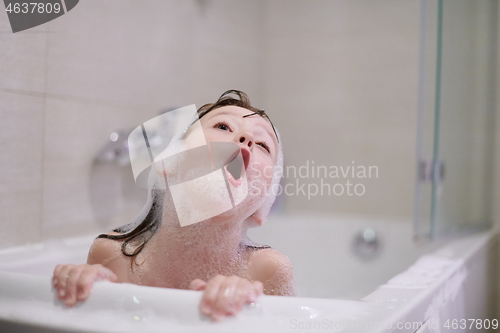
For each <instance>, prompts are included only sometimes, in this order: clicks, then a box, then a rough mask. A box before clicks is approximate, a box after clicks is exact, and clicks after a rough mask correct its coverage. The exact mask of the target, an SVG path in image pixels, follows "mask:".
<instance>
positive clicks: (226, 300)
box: [189, 275, 263, 321]
mask: <svg viewBox="0 0 500 333" xmlns="http://www.w3.org/2000/svg"><path fill="white" fill-rule="evenodd" d="M189 289H192V290H205V292H204V293H203V297H202V299H201V302H200V311H201V313H203V314H204V315H206V316H209V317H210V318H212V319H213V320H215V321H219V320H222V318H224V317H226V316H234V315H236V314H237V313H238V312H240V311H241V309H242V308H243V305H244V304H246V303H253V302H255V301H256V300H257V297H259V296H260V295H262V293H263V285H262V283H261V282H260V281H249V280H247V279H244V278H241V277H239V276H235V275H233V276H224V275H217V276H215V277H214V278H212V279H211V280H209V281H208V282H205V281H203V280H200V279H194V280H193V281H191V284H190V286H189Z"/></svg>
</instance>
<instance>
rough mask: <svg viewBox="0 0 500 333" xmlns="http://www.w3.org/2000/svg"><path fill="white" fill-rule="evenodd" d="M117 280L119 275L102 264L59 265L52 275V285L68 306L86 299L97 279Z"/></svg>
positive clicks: (58, 296)
mask: <svg viewBox="0 0 500 333" xmlns="http://www.w3.org/2000/svg"><path fill="white" fill-rule="evenodd" d="M99 280H108V281H111V282H116V281H117V280H118V277H117V276H116V274H115V273H113V272H112V271H111V270H110V269H108V268H106V267H104V266H102V265H100V264H96V265H88V264H82V265H73V264H67V265H57V266H56V268H55V269H54V276H53V277H52V285H53V286H54V288H55V290H56V295H57V298H59V299H60V300H61V301H62V302H64V304H66V305H67V306H73V305H75V304H76V302H78V301H84V300H86V299H87V298H88V297H89V295H90V291H91V289H92V285H93V284H94V282H95V281H99Z"/></svg>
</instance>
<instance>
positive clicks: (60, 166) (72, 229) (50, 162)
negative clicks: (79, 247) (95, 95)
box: [43, 99, 157, 239]
mask: <svg viewBox="0 0 500 333" xmlns="http://www.w3.org/2000/svg"><path fill="white" fill-rule="evenodd" d="M156 115H157V110H149V111H148V112H146V110H143V111H142V112H139V111H137V110H122V109H115V108H110V107H105V106H100V105H91V104H83V103H77V102H74V101H64V100H55V99H48V100H47V118H46V119H47V124H46V135H45V164H44V167H45V178H44V186H43V198H44V200H43V203H44V206H43V238H44V239H48V238H53V237H67V236H72V235H77V234H79V233H80V232H81V231H82V230H85V232H97V231H104V230H109V229H110V228H111V227H116V226H118V225H122V224H126V223H128V222H130V221H129V220H127V219H126V218H129V219H131V218H133V217H135V214H137V213H138V212H139V209H140V208H141V207H142V205H143V204H144V203H145V200H146V196H145V194H144V195H143V196H141V198H140V200H139V201H140V202H139V203H136V202H135V201H134V202H132V206H133V207H132V208H131V211H127V212H128V213H127V214H132V217H130V215H128V216H127V214H125V216H124V215H123V214H124V213H123V209H125V208H126V206H127V205H129V206H130V205H131V203H130V202H128V203H127V202H126V198H124V197H122V196H123V195H124V194H123V193H122V192H120V191H121V190H120V186H122V185H118V186H119V187H118V188H117V189H115V190H113V189H111V190H110V189H109V188H108V189H107V191H108V192H107V193H109V194H110V196H109V197H104V198H102V200H108V203H109V206H112V207H116V210H115V212H116V213H117V214H118V215H120V217H122V218H124V219H126V220H124V221H123V220H122V221H119V220H117V221H102V220H98V219H96V215H95V212H94V211H93V206H92V204H93V203H94V204H95V201H94V202H93V201H92V198H91V195H96V192H95V191H99V190H98V189H95V188H93V187H91V186H90V185H91V183H90V182H91V180H93V181H94V182H95V181H96V177H97V179H99V177H101V178H100V179H102V182H104V184H103V186H106V185H109V186H110V187H113V186H116V183H117V182H120V181H121V180H122V179H119V178H124V179H125V181H126V184H130V183H133V179H132V175H131V173H129V174H125V173H124V172H123V171H122V169H121V168H120V167H119V166H118V165H114V164H113V165H111V167H109V168H107V170H106V171H105V172H106V173H107V177H104V178H103V175H102V174H98V175H96V174H94V172H98V171H99V170H97V169H96V168H95V167H94V160H95V158H96V156H97V154H98V152H99V151H100V150H101V149H102V148H103V146H104V145H105V144H107V143H109V142H110V139H109V135H110V134H111V133H112V132H114V131H116V130H119V129H122V130H131V129H132V128H135V127H136V126H138V125H140V124H141V123H142V122H143V121H144V120H148V119H150V118H152V117H154V116H156ZM99 172H100V171H99ZM126 176H129V177H130V178H126ZM132 188H133V187H132ZM105 190H106V187H105ZM97 195H99V193H98V192H97ZM124 200H125V202H124ZM134 200H135V199H134ZM142 200H143V201H144V202H142ZM102 204H106V203H102ZM134 207H135V209H136V211H134ZM113 223H115V225H113Z"/></svg>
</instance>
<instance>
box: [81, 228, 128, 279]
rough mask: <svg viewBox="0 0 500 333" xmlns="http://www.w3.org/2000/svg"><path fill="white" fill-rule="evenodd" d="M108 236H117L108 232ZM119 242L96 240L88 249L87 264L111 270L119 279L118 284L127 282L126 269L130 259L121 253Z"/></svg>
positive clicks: (105, 239)
mask: <svg viewBox="0 0 500 333" xmlns="http://www.w3.org/2000/svg"><path fill="white" fill-rule="evenodd" d="M108 234H109V235H118V233H116V232H109V233H108ZM121 243H122V242H121V241H116V240H112V239H107V238H96V239H95V240H94V242H93V243H92V246H91V247H90V250H89V254H88V257H87V264H101V265H103V266H104V267H107V268H109V269H111V270H112V271H113V272H114V273H115V274H116V275H117V276H118V279H119V282H128V268H129V266H130V259H129V258H128V257H126V256H124V255H123V253H122V251H121Z"/></svg>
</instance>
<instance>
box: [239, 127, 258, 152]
mask: <svg viewBox="0 0 500 333" xmlns="http://www.w3.org/2000/svg"><path fill="white" fill-rule="evenodd" d="M238 141H239V143H240V144H241V145H243V146H246V147H248V148H249V149H250V150H253V144H254V137H253V135H252V134H251V133H250V132H248V131H245V132H243V133H240V135H239V139H238Z"/></svg>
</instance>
